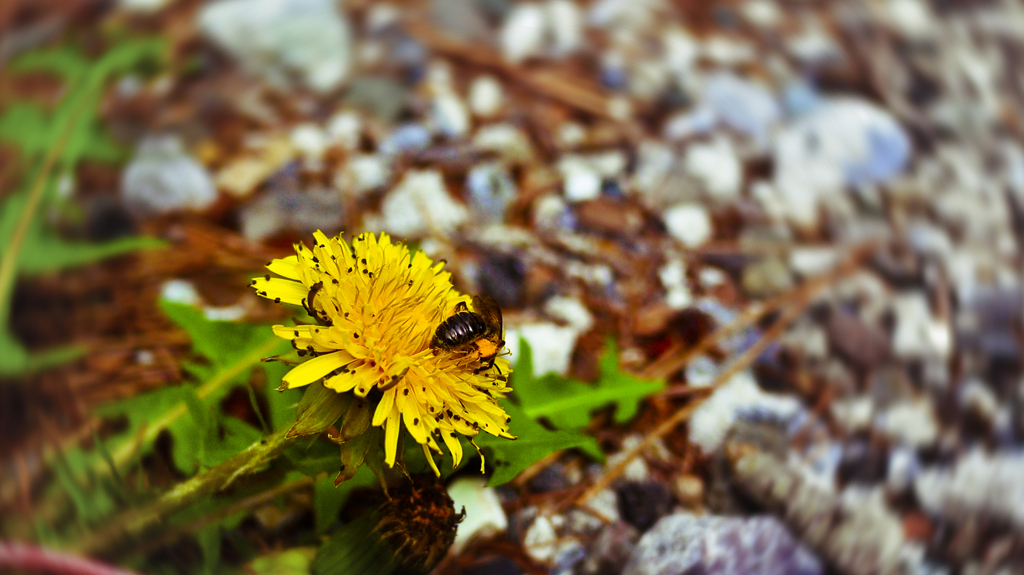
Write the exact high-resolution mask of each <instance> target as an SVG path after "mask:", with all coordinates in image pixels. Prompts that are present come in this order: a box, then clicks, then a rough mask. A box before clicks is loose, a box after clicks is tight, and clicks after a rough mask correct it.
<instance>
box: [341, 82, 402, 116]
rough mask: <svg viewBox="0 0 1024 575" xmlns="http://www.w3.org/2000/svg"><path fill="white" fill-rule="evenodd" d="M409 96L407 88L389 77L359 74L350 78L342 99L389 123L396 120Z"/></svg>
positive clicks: (349, 104) (347, 103)
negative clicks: (350, 82) (350, 80)
mask: <svg viewBox="0 0 1024 575" xmlns="http://www.w3.org/2000/svg"><path fill="white" fill-rule="evenodd" d="M409 98H410V93H409V89H408V88H407V87H405V86H403V85H402V84H400V83H398V82H396V81H395V80H393V79H391V78H387V77H383V76H373V75H369V74H359V75H357V76H356V77H355V78H353V79H352V84H351V85H350V86H349V87H348V90H346V91H345V97H344V99H343V100H342V101H343V102H344V103H345V104H346V105H348V106H352V107H355V108H359V109H361V110H366V111H368V112H369V113H370V115H371V116H372V117H374V118H376V119H378V120H380V121H381V122H382V123H384V124H386V125H390V124H392V123H394V122H395V121H396V120H398V118H399V115H401V113H402V110H404V109H405V108H406V106H407V105H408V103H409Z"/></svg>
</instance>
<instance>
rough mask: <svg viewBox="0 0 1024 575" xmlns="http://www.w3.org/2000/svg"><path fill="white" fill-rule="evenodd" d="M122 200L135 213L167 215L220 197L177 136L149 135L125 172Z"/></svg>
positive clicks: (122, 183)
mask: <svg viewBox="0 0 1024 575" xmlns="http://www.w3.org/2000/svg"><path fill="white" fill-rule="evenodd" d="M121 199H122V201H123V202H124V205H125V207H126V208H128V210H129V211H131V212H133V213H136V214H139V215H154V214H166V213H170V212H174V211H178V210H202V209H205V208H208V207H210V206H211V205H212V204H213V203H214V202H215V201H216V200H217V189H216V187H215V186H214V183H213V178H212V177H211V176H210V174H209V172H207V171H206V168H205V167H203V165H202V164H200V163H199V162H198V161H196V160H195V159H194V158H192V157H191V156H189V155H188V154H186V153H185V149H184V145H183V144H182V142H181V140H180V139H179V138H178V137H177V136H173V135H163V136H148V137H146V138H144V139H143V140H142V141H141V142H140V143H139V146H138V149H137V150H136V152H135V157H133V158H132V160H131V162H129V163H128V166H127V167H126V168H125V169H124V172H122V174H121Z"/></svg>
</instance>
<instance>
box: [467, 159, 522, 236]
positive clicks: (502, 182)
mask: <svg viewBox="0 0 1024 575" xmlns="http://www.w3.org/2000/svg"><path fill="white" fill-rule="evenodd" d="M466 190H467V191H468V192H469V199H470V201H471V202H472V206H473V208H474V212H476V213H477V214H479V215H482V216H483V217H484V218H485V219H486V220H487V221H489V222H500V221H502V220H503V219H505V211H506V210H507V209H508V206H509V204H511V203H512V201H513V200H514V199H515V198H516V196H517V195H518V193H519V192H518V189H517V188H516V184H515V182H514V181H513V180H512V176H511V175H510V174H509V172H508V170H507V169H506V168H505V167H504V166H503V165H502V164H499V163H497V162H487V163H482V164H477V165H476V166H473V168H472V169H471V170H470V171H469V173H468V174H467V175H466Z"/></svg>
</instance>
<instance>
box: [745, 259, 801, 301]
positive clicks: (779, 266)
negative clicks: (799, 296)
mask: <svg viewBox="0 0 1024 575" xmlns="http://www.w3.org/2000/svg"><path fill="white" fill-rule="evenodd" d="M740 283H741V285H742V286H743V291H744V293H746V294H747V295H749V296H750V297H755V298H764V297H771V296H773V295H777V294H780V293H782V292H784V291H786V290H788V289H790V288H792V287H793V276H792V274H790V273H789V268H788V267H786V264H785V263H783V262H782V260H781V259H780V258H777V257H768V258H765V259H763V260H760V261H758V262H754V263H752V264H750V265H748V266H746V267H744V268H743V277H742V278H741V280H740Z"/></svg>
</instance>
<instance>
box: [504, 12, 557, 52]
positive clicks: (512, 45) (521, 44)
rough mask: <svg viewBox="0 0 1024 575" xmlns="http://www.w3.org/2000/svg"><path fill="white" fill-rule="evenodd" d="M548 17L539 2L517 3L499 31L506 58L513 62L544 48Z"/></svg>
mask: <svg viewBox="0 0 1024 575" xmlns="http://www.w3.org/2000/svg"><path fill="white" fill-rule="evenodd" d="M546 28H547V18H546V14H545V12H544V7H543V6H541V5H540V4H539V3H537V2H523V3H521V4H516V5H515V7H513V8H512V11H511V12H510V13H509V14H508V16H507V17H506V18H505V22H504V24H503V25H502V27H501V31H500V33H499V44H500V45H501V52H502V54H504V55H505V60H507V61H508V62H511V63H513V64H516V63H519V62H522V61H523V60H525V59H527V58H529V57H530V56H536V55H539V54H540V53H541V52H542V51H543V49H544V35H545V30H546Z"/></svg>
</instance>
